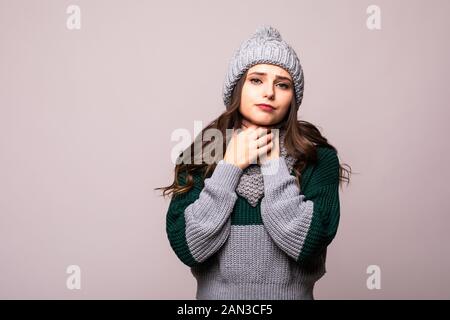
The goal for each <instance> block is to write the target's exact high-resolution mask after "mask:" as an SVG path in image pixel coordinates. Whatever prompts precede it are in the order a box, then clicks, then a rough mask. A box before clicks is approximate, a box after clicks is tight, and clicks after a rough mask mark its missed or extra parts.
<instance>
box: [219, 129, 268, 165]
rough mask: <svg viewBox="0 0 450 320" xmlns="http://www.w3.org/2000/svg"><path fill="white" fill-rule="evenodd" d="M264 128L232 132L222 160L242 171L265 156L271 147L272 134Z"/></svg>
mask: <svg viewBox="0 0 450 320" xmlns="http://www.w3.org/2000/svg"><path fill="white" fill-rule="evenodd" d="M267 131H268V130H267V128H264V127H248V128H245V129H241V130H234V131H233V135H232V137H231V139H230V142H229V143H228V145H227V150H226V151H225V156H224V158H223V160H224V161H225V162H227V163H231V164H234V165H235V166H237V167H239V168H241V169H242V170H244V169H245V168H247V167H248V166H249V165H250V164H256V163H257V161H258V159H259V158H260V157H262V156H264V155H267V154H268V153H269V152H270V150H271V148H272V147H273V142H272V138H273V133H269V134H268V133H267Z"/></svg>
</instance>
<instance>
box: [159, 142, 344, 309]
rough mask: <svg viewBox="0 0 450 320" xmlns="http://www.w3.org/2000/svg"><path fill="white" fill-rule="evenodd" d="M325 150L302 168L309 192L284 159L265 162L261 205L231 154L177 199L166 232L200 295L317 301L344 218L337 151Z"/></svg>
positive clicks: (195, 176) (183, 183)
mask: <svg viewBox="0 0 450 320" xmlns="http://www.w3.org/2000/svg"><path fill="white" fill-rule="evenodd" d="M317 155H318V161H317V163H316V164H308V165H307V166H306V167H305V168H304V169H303V171H302V181H301V190H300V189H299V188H298V186H297V184H296V179H295V173H294V171H293V170H292V171H291V172H290V171H289V170H288V167H287V165H286V161H285V159H284V158H283V157H280V158H275V159H271V160H268V161H266V162H265V163H263V164H262V165H261V172H262V174H263V179H264V197H263V198H262V199H261V200H260V201H259V203H258V205H257V206H256V207H254V206H252V205H250V203H249V202H248V201H247V200H246V199H245V198H243V197H241V196H240V195H238V194H236V192H235V189H236V187H237V184H238V182H239V178H240V176H241V174H242V172H243V170H242V169H240V168H239V167H237V166H235V165H233V164H230V163H227V162H224V161H223V160H221V161H219V162H218V164H217V166H216V168H215V170H214V172H213V173H212V175H211V176H210V177H209V178H206V179H204V180H202V178H201V176H200V175H194V187H193V188H192V189H191V190H189V191H188V192H187V193H184V194H181V195H177V196H175V197H173V198H172V200H171V202H170V204H169V208H168V211H167V217H166V231H167V235H168V239H169V242H170V245H171V247H172V249H173V250H174V251H175V253H176V255H177V256H178V258H179V259H180V260H181V261H182V262H183V263H184V264H186V265H187V266H189V267H191V272H192V274H193V276H194V277H195V278H196V280H197V293H196V298H197V299H233V300H237V299H275V300H281V299H314V297H313V287H314V284H315V282H316V281H317V280H318V279H320V278H321V277H322V276H323V275H324V274H325V272H326V268H325V260H326V250H327V246H328V244H329V243H330V242H331V241H332V240H333V238H334V236H335V234H336V232H337V228H338V224H339V216H340V209H339V160H338V157H337V154H336V153H335V151H334V150H332V149H329V148H325V147H320V146H319V147H318V148H317ZM179 183H180V184H181V185H185V184H186V181H185V175H184V174H181V175H180V178H179Z"/></svg>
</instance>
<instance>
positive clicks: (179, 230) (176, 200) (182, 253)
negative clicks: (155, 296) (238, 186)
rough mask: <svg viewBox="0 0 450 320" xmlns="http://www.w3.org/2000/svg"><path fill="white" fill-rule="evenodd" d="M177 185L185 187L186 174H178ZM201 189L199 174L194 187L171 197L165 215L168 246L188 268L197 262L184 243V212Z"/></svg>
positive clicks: (201, 183) (196, 197) (195, 177)
mask: <svg viewBox="0 0 450 320" xmlns="http://www.w3.org/2000/svg"><path fill="white" fill-rule="evenodd" d="M178 183H179V184H180V185H182V186H184V185H186V173H185V172H183V173H181V174H179V178H178ZM202 189H203V181H202V177H201V176H200V174H196V175H194V187H193V188H192V189H191V190H189V191H188V192H186V193H183V194H180V195H177V196H173V197H172V199H171V201H170V204H169V208H168V210H167V215H166V233H167V237H168V239H169V242H170V246H171V247H172V249H173V250H174V251H175V254H176V255H177V256H178V258H179V259H180V260H181V261H182V262H183V263H184V264H186V265H188V266H191V267H192V266H194V265H196V264H198V262H197V261H196V260H195V259H194V257H193V256H192V254H191V252H190V251H189V248H188V245H187V241H186V233H185V230H186V221H185V216H184V210H185V209H186V208H187V207H188V206H189V205H190V204H191V203H193V202H194V201H195V200H197V199H198V198H199V196H200V192H201V191H202Z"/></svg>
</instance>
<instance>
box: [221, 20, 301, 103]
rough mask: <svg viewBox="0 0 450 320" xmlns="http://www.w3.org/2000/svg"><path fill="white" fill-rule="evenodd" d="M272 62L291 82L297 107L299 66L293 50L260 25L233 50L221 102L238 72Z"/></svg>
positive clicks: (226, 98)
mask: <svg viewBox="0 0 450 320" xmlns="http://www.w3.org/2000/svg"><path fill="white" fill-rule="evenodd" d="M260 63H264V64H274V65H277V66H279V67H282V68H284V69H285V70H286V71H287V72H289V74H290V75H291V77H292V80H293V83H294V91H295V99H296V103H297V110H298V108H299V107H300V104H301V102H302V99H303V87H304V79H303V69H302V66H301V64H300V60H299V58H298V57H297V54H296V52H295V51H294V49H292V47H291V46H290V45H289V44H288V43H287V42H286V41H284V40H283V39H282V37H281V34H280V32H279V31H278V30H277V29H275V28H273V27H272V26H268V25H263V26H261V27H259V28H258V29H257V30H256V32H255V33H254V34H253V35H252V36H251V37H250V38H249V39H248V40H246V41H244V42H242V43H241V45H240V47H239V48H238V49H237V50H236V51H235V52H234V54H233V57H232V58H231V60H230V62H229V66H228V72H227V74H226V76H225V81H224V84H223V90H222V95H223V101H224V104H225V106H226V107H227V108H228V107H230V104H231V95H232V93H233V90H234V87H235V86H236V83H237V82H238V81H239V79H240V78H241V77H242V75H243V74H244V73H245V72H246V71H247V70H248V69H250V68H251V67H252V66H254V65H256V64H260Z"/></svg>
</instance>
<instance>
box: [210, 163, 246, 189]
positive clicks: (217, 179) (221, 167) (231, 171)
mask: <svg viewBox="0 0 450 320" xmlns="http://www.w3.org/2000/svg"><path fill="white" fill-rule="evenodd" d="M243 172H244V171H243V170H242V169H241V168H239V167H238V166H235V165H234V164H231V163H228V162H225V161H224V160H220V161H219V162H218V163H217V165H216V168H215V169H214V172H213V174H212V175H211V177H210V179H211V180H212V181H214V183H215V184H218V185H220V186H221V187H222V188H223V189H226V190H228V191H233V192H234V191H235V190H236V188H237V186H238V184H239V179H240V177H241V175H242V173H243Z"/></svg>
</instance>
